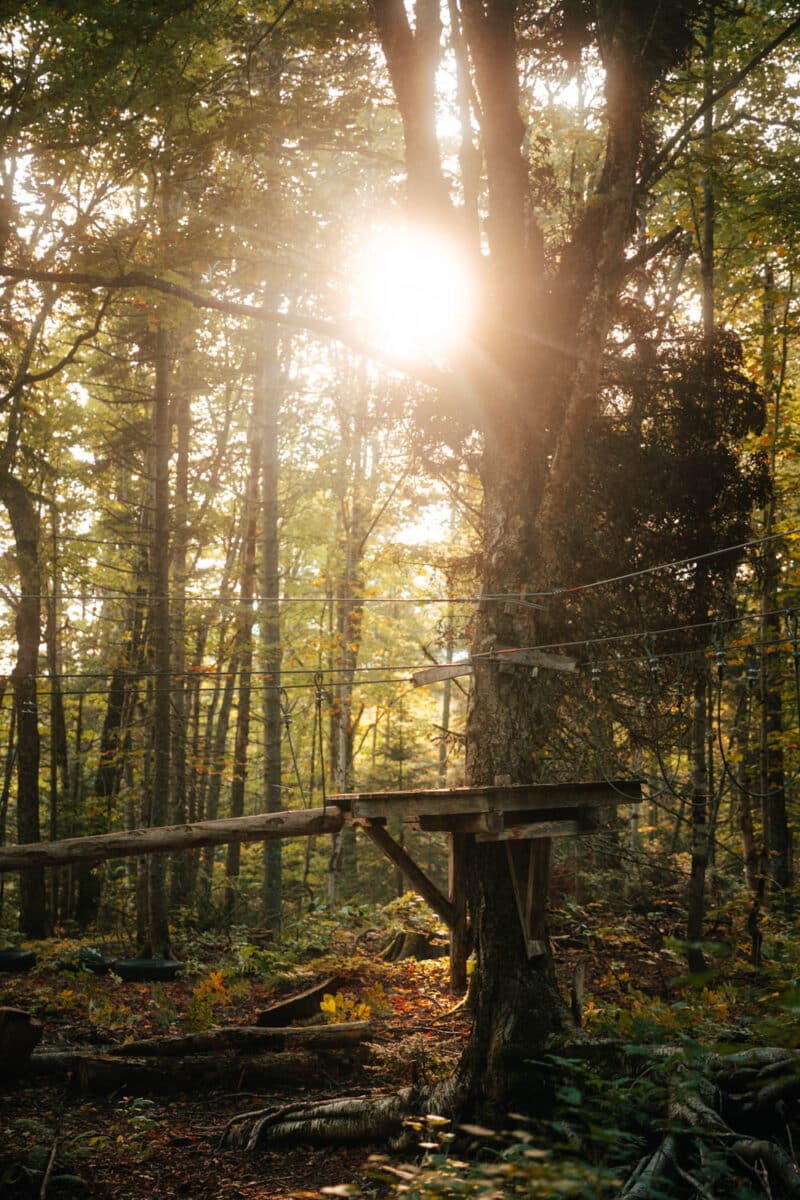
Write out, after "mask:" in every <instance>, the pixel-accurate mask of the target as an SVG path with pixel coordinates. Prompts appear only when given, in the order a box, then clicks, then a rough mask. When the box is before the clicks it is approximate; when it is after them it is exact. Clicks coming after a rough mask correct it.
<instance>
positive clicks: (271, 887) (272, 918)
mask: <svg viewBox="0 0 800 1200" xmlns="http://www.w3.org/2000/svg"><path fill="white" fill-rule="evenodd" d="M265 339H266V340H265V344H264V345H263V347H262V359H261V367H260V371H259V376H258V391H259V398H260V408H261V589H262V597H261V606H260V624H261V637H262V639H263V641H262V661H263V669H264V696H263V705H264V757H265V770H264V811H265V812H277V811H278V810H279V809H280V808H281V807H282V803H283V800H282V793H281V783H282V769H281V705H280V686H281V619H280V603H279V596H280V507H279V502H278V472H279V465H280V460H279V455H278V416H279V412H280V393H281V371H280V363H279V360H278V341H277V338H276V337H275V336H274V334H273V333H271V332H270V333H267V334H265ZM281 910H282V849H281V844H280V842H265V843H264V891H263V904H262V914H263V918H264V924H265V925H266V927H267V928H268V929H270V930H271V931H272V933H273V935H275V936H276V937H277V936H279V935H280V932H281V923H282V911H281Z"/></svg>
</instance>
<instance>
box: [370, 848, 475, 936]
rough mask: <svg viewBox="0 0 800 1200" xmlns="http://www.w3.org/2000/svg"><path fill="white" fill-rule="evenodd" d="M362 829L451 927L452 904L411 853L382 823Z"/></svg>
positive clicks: (453, 916) (453, 915)
mask: <svg viewBox="0 0 800 1200" xmlns="http://www.w3.org/2000/svg"><path fill="white" fill-rule="evenodd" d="M363 830H364V833H366V835H367V837H368V838H369V839H370V840H371V841H372V842H374V844H375V845H376V846H377V847H378V849H379V850H381V851H383V853H384V854H385V855H386V857H387V858H388V859H389V860H390V861H391V862H393V863H394V865H395V866H396V867H399V868H400V870H401V871H402V872H403V874H404V875H405V877H406V879H407V880H408V882H409V883H410V884H411V886H412V887H413V888H414V890H415V891H417V892H419V894H420V896H422V898H423V900H425V901H426V902H427V903H428V904H429V905H430V907H431V908H432V909H433V911H434V912H435V913H436V915H437V916H439V917H441V918H442V920H443V921H444V923H445V925H447V927H448V928H449V929H452V928H453V925H454V923H455V910H454V909H453V905H452V904H451V903H450V901H449V900H448V899H446V897H445V896H443V895H442V893H441V892H440V891H439V889H438V888H437V886H436V884H435V883H433V882H432V881H431V880H430V879H428V876H427V875H426V874H425V872H424V871H423V870H422V869H421V868H420V867H418V866H417V864H416V863H415V862H414V860H413V858H412V857H411V855H410V854H408V853H407V852H406V851H405V850H404V849H403V847H402V846H401V845H400V843H399V842H396V841H395V840H394V838H393V837H392V835H391V834H390V833H387V831H386V830H385V829H384V828H383V826H382V825H370V824H366V825H364V826H363Z"/></svg>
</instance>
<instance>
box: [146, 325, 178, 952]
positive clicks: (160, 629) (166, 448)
mask: <svg viewBox="0 0 800 1200" xmlns="http://www.w3.org/2000/svg"><path fill="white" fill-rule="evenodd" d="M170 367H171V364H170V347H169V336H168V333H167V330H166V328H165V327H164V325H163V323H162V322H161V321H159V324H158V328H157V329H156V362H155V369H156V378H155V390H154V394H153V447H154V454H153V458H154V471H155V504H154V507H155V512H154V520H153V543H152V547H151V571H152V577H151V579H152V582H151V588H152V590H151V594H150V638H151V642H152V653H153V657H152V662H153V670H154V674H155V681H154V688H153V784H152V792H151V801H150V814H149V819H150V824H151V825H154V826H158V825H163V824H164V823H165V821H166V820H167V818H168V813H169V810H170V800H169V797H170V784H171V770H170V750H171V745H172V707H171V673H170V670H171V665H172V660H171V649H170V621H169V612H170V606H169V545H170V497H169V460H170V454H171V448H172V446H171V437H170V428H171V427H170V416H169V390H170ZM147 872H148V875H147V909H148V913H147V945H146V946H144V947H143V948H142V950H143V954H144V956H145V957H149V958H153V957H156V958H169V957H170V945H169V943H170V935H169V914H168V905H167V864H166V862H165V861H164V860H163V859H160V858H151V859H150V860H149V861H148V865H147Z"/></svg>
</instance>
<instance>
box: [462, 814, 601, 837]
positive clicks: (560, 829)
mask: <svg viewBox="0 0 800 1200" xmlns="http://www.w3.org/2000/svg"><path fill="white" fill-rule="evenodd" d="M591 833H597V822H596V821H594V820H592V819H591V817H589V816H583V815H578V814H576V815H575V816H570V817H562V818H559V819H557V820H555V821H536V820H534V821H522V822H515V823H514V824H509V825H506V827H505V828H504V829H500V830H486V831H480V832H478V833H476V835H475V840H476V842H511V841H514V842H519V841H529V840H530V839H531V838H554V837H585V836H587V835H588V834H591Z"/></svg>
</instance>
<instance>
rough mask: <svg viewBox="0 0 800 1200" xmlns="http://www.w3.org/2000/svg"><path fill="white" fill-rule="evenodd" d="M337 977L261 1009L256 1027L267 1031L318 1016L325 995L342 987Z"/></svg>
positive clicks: (330, 977) (334, 976) (333, 976)
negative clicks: (261, 1027) (258, 1026)
mask: <svg viewBox="0 0 800 1200" xmlns="http://www.w3.org/2000/svg"><path fill="white" fill-rule="evenodd" d="M342 982H343V981H342V979H341V978H340V977H339V976H338V975H329V976H328V978H327V979H323V980H322V982H321V983H315V984H314V985H313V987H309V988H306V989H305V991H303V992H294V993H293V995H291V996H286V997H285V998H284V999H283V1000H277V1001H276V1002H275V1003H274V1004H270V1006H269V1008H263V1009H262V1010H261V1012H260V1013H259V1014H258V1016H257V1018H256V1025H260V1026H263V1027H264V1028H268V1029H279V1028H282V1027H284V1026H286V1025H291V1023H292V1021H305V1020H307V1019H308V1018H309V1017H315V1016H319V1011H320V1008H319V1006H320V1004H321V1003H322V999H323V997H324V996H325V995H327V994H329V993H333V992H335V991H337V989H338V988H340V987H341V986H342Z"/></svg>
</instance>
